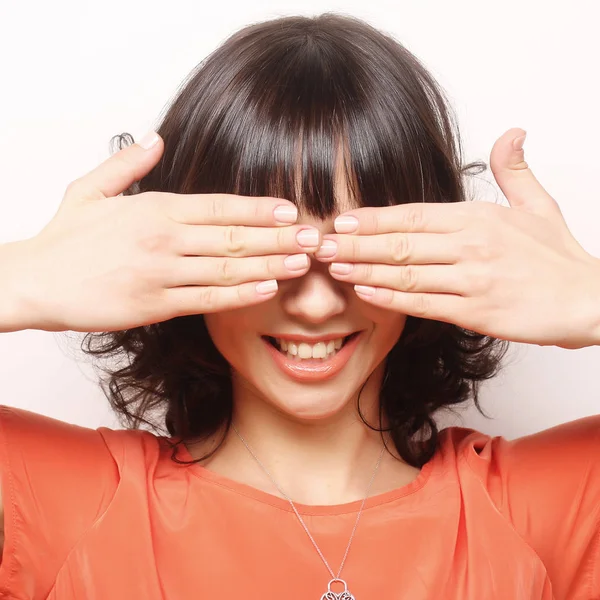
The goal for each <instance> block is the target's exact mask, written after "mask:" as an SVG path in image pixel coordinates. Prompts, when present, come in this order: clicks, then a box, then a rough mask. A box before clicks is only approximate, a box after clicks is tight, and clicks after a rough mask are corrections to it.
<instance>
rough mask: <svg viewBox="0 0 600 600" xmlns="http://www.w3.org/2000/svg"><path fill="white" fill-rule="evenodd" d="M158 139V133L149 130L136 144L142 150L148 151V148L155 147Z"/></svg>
mask: <svg viewBox="0 0 600 600" xmlns="http://www.w3.org/2000/svg"><path fill="white" fill-rule="evenodd" d="M159 139H160V137H159V135H158V133H156V131H153V130H152V129H151V130H150V131H149V132H148V133H147V134H146V135H145V136H144V137H143V138H142V139H141V140H140V141H139V142H138V143H139V145H140V146H141V147H142V148H143V149H144V150H150V148H152V147H153V146H156V144H157V142H158V140H159Z"/></svg>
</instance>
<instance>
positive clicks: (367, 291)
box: [354, 285, 375, 296]
mask: <svg viewBox="0 0 600 600" xmlns="http://www.w3.org/2000/svg"><path fill="white" fill-rule="evenodd" d="M354 290H355V291H356V293H357V294H362V295H363V296H373V295H375V288H374V287H371V286H370V285H355V286H354Z"/></svg>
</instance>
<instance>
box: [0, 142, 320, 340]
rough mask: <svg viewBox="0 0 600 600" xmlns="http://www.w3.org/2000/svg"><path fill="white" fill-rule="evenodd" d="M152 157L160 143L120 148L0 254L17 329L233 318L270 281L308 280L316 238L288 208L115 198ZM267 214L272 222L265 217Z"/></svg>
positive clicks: (225, 197) (266, 294)
mask: <svg viewBox="0 0 600 600" xmlns="http://www.w3.org/2000/svg"><path fill="white" fill-rule="evenodd" d="M163 151H164V143H163V141H162V139H161V138H160V137H159V138H158V142H157V143H156V145H154V146H153V147H152V148H150V149H144V148H143V147H142V146H141V145H139V144H134V145H132V146H130V147H128V148H124V149H122V150H121V151H120V152H118V153H116V154H114V155H113V156H111V157H110V158H108V159H107V160H106V161H105V162H103V163H102V164H100V165H99V166H98V167H96V168H95V169H94V170H92V171H91V172H89V173H88V174H87V175H85V176H83V177H81V178H79V179H77V180H75V181H74V182H73V183H71V184H70V185H69V186H68V187H67V190H66V193H65V196H64V199H63V201H62V203H61V205H60V208H59V210H58V212H57V213H56V215H55V216H54V218H53V219H52V221H51V222H50V223H49V224H48V225H47V226H46V227H45V228H44V229H43V230H42V231H41V232H40V233H39V234H38V235H36V236H35V237H33V238H31V239H29V240H25V241H22V242H16V243H13V244H10V245H7V246H6V247H3V248H5V249H6V250H7V251H6V252H2V253H0V262H2V261H5V262H3V263H2V264H0V267H2V268H1V269H0V273H4V274H5V275H6V274H7V273H10V274H11V275H10V279H11V280H10V286H7V287H8V288H9V289H10V290H13V291H14V292H15V294H16V296H17V297H18V302H15V303H11V305H18V306H19V311H20V314H19V315H15V316H14V319H15V322H16V323H19V324H21V326H20V328H29V329H43V330H47V331H62V330H73V331H115V330H121V329H126V328H132V327H137V326H142V325H148V324H151V323H157V322H161V321H164V320H167V319H171V318H173V317H177V316H183V315H192V314H199V313H208V312H214V311H219V310H226V309H233V308H237V307H241V306H244V305H251V304H257V303H259V302H263V301H265V300H268V299H269V298H272V297H273V296H274V294H275V292H276V290H277V283H276V281H274V280H276V279H289V278H292V277H298V276H300V275H303V274H304V273H305V272H306V271H307V270H308V267H309V264H310V261H309V260H308V256H307V255H306V253H307V252H314V251H315V250H316V249H317V248H318V247H319V245H320V243H321V239H320V235H319V231H318V230H316V229H314V228H309V227H307V226H300V225H294V224H293V223H294V222H295V221H296V217H295V216H294V213H295V207H294V205H293V204H292V203H291V202H289V201H287V200H282V199H281V198H279V199H278V198H266V197H242V196H236V195H229V194H186V195H183V194H173V193H163V192H144V193H141V194H138V195H133V196H118V194H120V193H121V192H123V190H125V189H127V188H128V187H129V186H130V185H131V184H132V183H133V182H134V181H138V180H140V179H141V178H142V177H143V176H144V175H145V174H147V173H148V172H149V171H150V170H151V169H152V167H154V166H155V165H156V163H157V162H158V160H159V158H160V156H161V155H162V153H163ZM277 207H283V215H282V214H281V212H280V211H277V213H274V210H275V209H276V208H277ZM286 217H287V219H286ZM280 219H281V221H279V220H280ZM307 229H310V230H311V232H312V236H313V237H312V239H311V238H310V235H308V236H306V235H304V236H301V239H302V237H303V241H304V242H305V243H306V244H307V245H306V246H301V245H300V243H299V241H298V240H297V238H296V234H298V233H299V232H300V231H303V232H304V233H305V234H306V230H307ZM315 236H316V237H315ZM288 255H300V256H299V257H298V259H297V260H296V263H295V266H296V268H295V269H293V266H294V265H293V264H292V266H291V267H289V268H288V266H286V264H285V259H286V257H287V256H288ZM292 262H294V261H292ZM303 262H304V266H302V264H303ZM261 282H262V286H260V285H259V286H258V289H257V284H259V283H261ZM265 282H266V285H265ZM5 283H6V281H5ZM261 287H262V289H261ZM4 289H7V288H6V287H5V288H4ZM0 330H4V331H10V330H11V328H10V323H8V324H6V323H0ZM12 330H14V328H13V329H12Z"/></svg>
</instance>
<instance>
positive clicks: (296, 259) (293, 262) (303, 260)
mask: <svg viewBox="0 0 600 600" xmlns="http://www.w3.org/2000/svg"><path fill="white" fill-rule="evenodd" d="M283 264H284V265H285V268H286V269H289V270H290V271H299V270H300V269H305V268H306V267H308V256H307V255H306V254H292V255H290V256H286V257H285V258H284V259H283Z"/></svg>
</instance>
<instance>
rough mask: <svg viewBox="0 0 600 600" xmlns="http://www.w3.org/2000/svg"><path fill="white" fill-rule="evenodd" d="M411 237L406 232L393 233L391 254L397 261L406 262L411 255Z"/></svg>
mask: <svg viewBox="0 0 600 600" xmlns="http://www.w3.org/2000/svg"><path fill="white" fill-rule="evenodd" d="M410 245H411V243H410V239H409V237H408V236H407V235H406V234H404V233H399V234H396V235H393V236H392V238H391V248H390V254H391V257H392V260H393V261H394V262H395V263H399V264H401V263H404V262H406V261H407V260H408V259H409V257H410V255H411V248H410Z"/></svg>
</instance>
